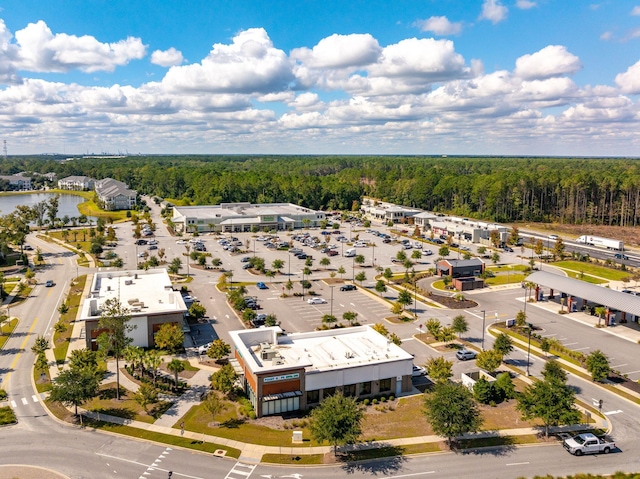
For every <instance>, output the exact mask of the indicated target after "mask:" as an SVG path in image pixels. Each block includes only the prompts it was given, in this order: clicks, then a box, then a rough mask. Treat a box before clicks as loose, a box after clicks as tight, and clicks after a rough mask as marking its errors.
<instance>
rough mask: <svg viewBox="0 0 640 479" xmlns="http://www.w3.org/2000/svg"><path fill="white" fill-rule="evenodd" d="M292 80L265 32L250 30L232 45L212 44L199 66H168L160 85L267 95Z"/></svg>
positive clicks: (286, 62) (287, 65)
mask: <svg viewBox="0 0 640 479" xmlns="http://www.w3.org/2000/svg"><path fill="white" fill-rule="evenodd" d="M293 79H294V77H293V73H292V71H291V61H290V60H289V58H288V57H287V55H286V54H285V53H284V52H283V51H282V50H279V49H277V48H275V47H274V46H273V43H272V42H271V39H270V38H269V36H268V35H267V32H266V31H265V30H264V29H262V28H251V29H248V30H244V31H242V32H240V33H238V34H237V35H236V36H235V37H234V38H233V40H232V43H231V44H222V43H216V44H214V45H213V49H212V50H211V52H210V53H209V55H208V56H207V57H206V58H205V59H204V60H202V63H194V64H191V65H183V66H174V67H171V69H169V71H168V72H167V74H166V75H165V77H164V79H163V80H162V83H163V85H164V86H165V87H166V88H167V89H169V90H172V91H201V92H227V93H231V92H235V93H269V92H273V91H280V90H283V89H286V88H287V87H288V85H289V83H290V82H291V81H293Z"/></svg>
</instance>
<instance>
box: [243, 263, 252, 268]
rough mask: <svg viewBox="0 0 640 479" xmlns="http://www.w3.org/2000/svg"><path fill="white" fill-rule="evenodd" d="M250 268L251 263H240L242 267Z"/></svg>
mask: <svg viewBox="0 0 640 479" xmlns="http://www.w3.org/2000/svg"><path fill="white" fill-rule="evenodd" d="M249 268H251V263H245V264H243V265H242V269H249Z"/></svg>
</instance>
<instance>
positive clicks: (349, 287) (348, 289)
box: [340, 284, 358, 291]
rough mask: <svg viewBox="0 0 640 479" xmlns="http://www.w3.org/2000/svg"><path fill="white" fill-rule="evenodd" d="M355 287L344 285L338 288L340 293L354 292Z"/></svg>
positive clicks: (353, 285)
mask: <svg viewBox="0 0 640 479" xmlns="http://www.w3.org/2000/svg"><path fill="white" fill-rule="evenodd" d="M356 289H358V288H356V286H355V284H345V285H344V286H340V291H355V290H356Z"/></svg>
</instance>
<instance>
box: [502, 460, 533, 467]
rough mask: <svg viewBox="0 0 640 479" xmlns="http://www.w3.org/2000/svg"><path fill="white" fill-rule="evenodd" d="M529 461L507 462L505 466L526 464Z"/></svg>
mask: <svg viewBox="0 0 640 479" xmlns="http://www.w3.org/2000/svg"><path fill="white" fill-rule="evenodd" d="M527 464H529V462H528V461H527V462H511V463H509V464H505V466H526V465H527Z"/></svg>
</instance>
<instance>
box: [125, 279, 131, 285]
mask: <svg viewBox="0 0 640 479" xmlns="http://www.w3.org/2000/svg"><path fill="white" fill-rule="evenodd" d="M124 284H126V285H129V284H133V281H131V280H130V279H125V280H124Z"/></svg>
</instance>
